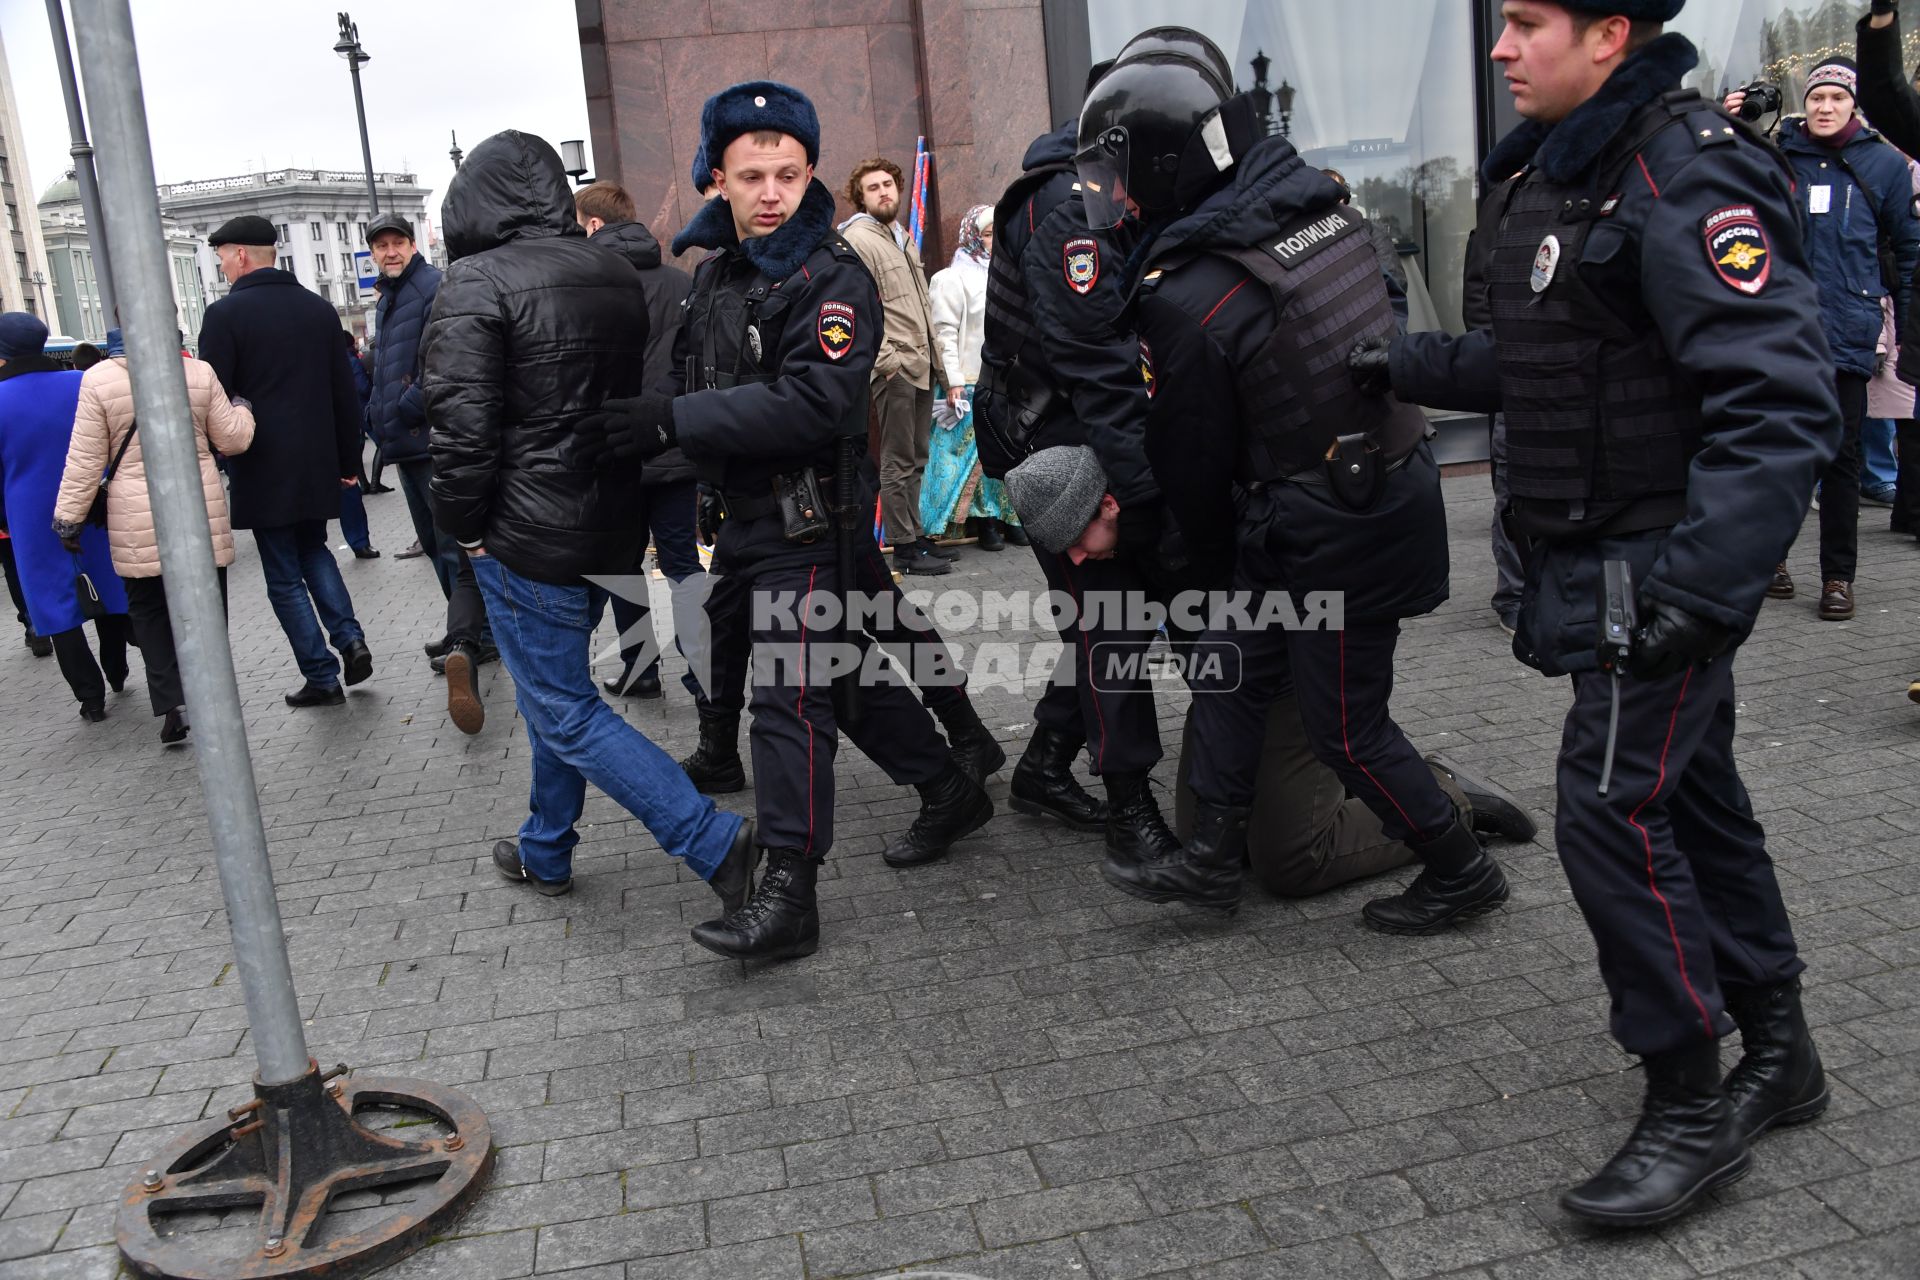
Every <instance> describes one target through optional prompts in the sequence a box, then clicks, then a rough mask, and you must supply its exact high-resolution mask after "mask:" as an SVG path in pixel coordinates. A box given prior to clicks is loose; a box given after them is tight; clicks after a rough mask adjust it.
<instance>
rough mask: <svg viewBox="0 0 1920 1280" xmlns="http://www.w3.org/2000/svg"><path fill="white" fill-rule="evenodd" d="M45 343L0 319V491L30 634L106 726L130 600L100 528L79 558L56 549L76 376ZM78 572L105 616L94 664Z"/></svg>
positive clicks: (17, 314) (33, 323)
mask: <svg viewBox="0 0 1920 1280" xmlns="http://www.w3.org/2000/svg"><path fill="white" fill-rule="evenodd" d="M46 345H47V326H46V325H45V324H44V323H42V322H41V321H40V319H39V317H37V316H34V315H31V314H29V313H27V312H25V311H9V312H6V313H4V314H0V487H3V488H4V489H5V492H6V511H7V521H8V527H9V529H10V531H11V533H12V535H13V549H14V556H15V558H16V560H17V561H18V564H19V568H20V589H21V592H22V594H24V595H25V596H26V600H27V616H28V617H29V618H30V619H31V620H32V622H33V629H34V630H35V631H36V632H38V633H39V634H41V635H43V636H45V637H46V638H47V639H48V640H50V641H52V642H53V653H54V656H55V657H56V658H58V659H59V661H60V674H61V675H63V676H65V677H66V678H67V684H68V685H69V686H70V687H71V688H72V689H73V696H74V697H75V698H77V699H79V702H80V715H81V716H82V717H83V718H84V719H87V720H95V721H97V720H104V719H106V718H107V709H106V701H107V686H108V685H112V686H113V691H114V692H115V693H118V692H119V691H120V690H121V689H122V688H123V687H125V685H126V682H127V637H128V636H129V635H130V634H131V632H130V629H129V627H128V624H127V593H126V589H125V588H124V587H123V586H122V585H121V583H120V578H119V576H118V575H117V574H115V573H114V571H113V558H112V557H111V556H110V555H109V554H108V551H107V532H106V530H104V529H99V528H95V527H93V526H91V525H89V526H88V527H87V528H86V529H85V530H84V531H82V533H81V535H80V539H79V542H80V550H79V551H78V552H73V551H69V550H68V549H67V548H66V547H64V546H62V545H61V542H60V539H59V537H58V536H57V535H56V534H55V533H54V531H53V500H54V498H55V496H56V495H57V494H58V493H59V491H60V475H61V473H62V472H63V471H64V470H65V469H66V465H67V443H68V441H69V440H70V439H71V438H72V436H73V410H74V406H75V405H76V404H78V403H79V400H80V375H79V374H78V373H75V372H73V371H72V370H69V369H61V368H60V367H59V366H57V365H55V364H54V363H53V362H52V361H51V360H49V359H47V358H46V356H45V355H44V354H43V352H44V350H45V348H46ZM82 572H84V573H85V574H86V575H87V576H88V577H89V578H90V579H92V580H93V585H94V589H95V590H96V591H97V592H98V593H99V595H100V601H101V603H102V604H103V605H104V606H105V607H106V611H107V616H106V617H105V618H102V619H101V620H100V621H99V622H98V623H96V624H95V630H96V631H97V633H98V634H99V637H100V662H99V663H98V664H96V663H95V662H94V659H93V650H92V649H90V648H89V647H88V646H87V638H86V634H85V633H84V632H83V631H81V629H80V624H81V623H82V622H83V621H85V619H84V618H83V617H82V616H81V614H80V598H79V593H78V592H77V591H76V589H75V583H74V579H75V576H76V575H77V574H79V573H82ZM102 667H104V668H105V672H104V676H103V673H102V670H101V668H102Z"/></svg>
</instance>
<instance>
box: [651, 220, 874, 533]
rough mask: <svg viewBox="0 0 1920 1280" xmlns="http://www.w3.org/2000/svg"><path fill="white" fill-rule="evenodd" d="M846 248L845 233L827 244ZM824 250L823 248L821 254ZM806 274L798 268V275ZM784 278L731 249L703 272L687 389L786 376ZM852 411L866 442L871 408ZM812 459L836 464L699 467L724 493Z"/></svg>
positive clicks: (690, 325) (691, 321) (796, 460)
mask: <svg viewBox="0 0 1920 1280" xmlns="http://www.w3.org/2000/svg"><path fill="white" fill-rule="evenodd" d="M836 246H837V250H839V251H844V252H845V253H846V254H847V255H849V256H852V255H853V253H854V250H853V246H851V245H849V244H847V243H846V241H845V240H843V239H842V238H841V237H840V234H839V233H838V232H833V233H830V234H829V235H828V236H827V237H826V238H825V239H824V240H822V241H821V247H822V248H829V249H834V248H836ZM818 251H819V250H815V252H818ZM796 274H798V273H796ZM784 283H785V282H784V281H778V280H770V279H768V278H767V276H766V274H765V273H764V272H762V271H761V270H760V269H759V268H758V267H756V266H755V265H754V263H753V261H752V259H750V258H748V257H747V256H746V255H745V254H744V253H737V252H734V253H725V254H722V255H721V256H720V257H719V258H718V259H717V260H715V261H713V262H712V263H711V265H709V266H707V267H706V269H705V270H696V271H695V272H694V277H693V289H692V291H691V292H689V293H688V294H687V300H686V302H685V303H683V304H682V305H683V306H685V307H686V311H687V316H686V331H687V346H688V353H687V370H686V376H687V391H688V392H689V393H692V392H695V391H710V390H724V389H726V388H728V387H738V386H744V385H747V384H748V383H755V382H772V381H773V380H774V379H775V378H777V377H779V376H780V372H781V369H780V358H781V355H782V354H783V353H782V352H781V350H780V343H781V341H782V339H783V337H784V335H785V332H786V328H787V319H788V315H787V313H788V311H789V310H790V308H791V306H792V302H793V299H792V297H791V296H790V295H789V294H787V293H786V292H785V291H784V290H783V289H782V285H783V284H784ZM856 408H857V410H858V411H857V412H853V411H849V413H848V417H847V421H845V422H843V423H842V424H841V430H842V432H843V433H844V434H848V435H853V436H858V437H860V438H862V439H864V438H865V437H866V434H867V407H866V402H865V401H861V402H859V404H858V405H857V406H856ZM810 464H820V465H831V459H828V458H815V457H808V456H804V455H794V456H791V457H755V458H743V459H730V460H725V461H714V460H707V461H705V462H696V463H695V464H694V470H695V474H697V475H698V476H699V478H700V479H702V480H704V481H706V482H707V483H709V484H711V485H714V486H716V487H718V488H720V489H722V491H723V492H729V493H733V492H740V493H747V492H751V493H753V494H755V495H758V494H760V493H761V492H762V491H763V490H764V488H765V486H764V483H763V482H764V481H765V480H766V479H767V478H768V477H771V476H773V475H776V474H783V473H785V472H790V471H796V470H799V469H800V468H802V467H805V466H808V465H810Z"/></svg>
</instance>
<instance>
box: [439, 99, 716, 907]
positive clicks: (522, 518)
mask: <svg viewBox="0 0 1920 1280" xmlns="http://www.w3.org/2000/svg"><path fill="white" fill-rule="evenodd" d="M440 216H441V221H442V225H443V226H444V227H445V229H446V235H447V249H448V252H449V254H450V255H451V257H452V259H453V264H452V265H451V266H450V267H449V268H448V269H447V273H446V278H445V279H444V280H442V281H441V284H440V292H439V295H438V296H437V297H436V298H435V299H434V306H433V318H432V319H431V320H430V321H429V322H428V324H427V336H426V339H425V345H426V351H425V368H424V372H423V373H422V378H421V382H422V388H423V392H424V395H425V397H426V411H427V418H428V420H429V421H431V422H432V423H433V514H434V523H435V524H436V525H438V526H439V527H440V528H441V529H443V530H445V531H446V532H447V533H448V534H449V535H451V536H452V537H453V538H454V539H456V540H457V541H458V542H459V544H460V545H461V547H463V548H465V550H466V552H467V554H468V556H469V557H471V559H472V561H473V569H474V576H475V577H476V578H478V579H479V582H480V591H481V594H482V595H483V596H484V597H485V599H486V603H487V616H488V618H489V619H490V620H491V622H492V623H493V636H494V643H495V644H497V645H498V646H499V649H500V656H501V659H502V660H503V661H504V662H505V663H506V666H507V671H508V672H509V673H510V674H511V675H512V676H513V683H514V693H515V699H516V702H517V704H518V706H519V709H520V714H521V717H522V718H523V719H524V720H525V721H526V723H527V737H528V739H529V741H531V742H532V744H533V786H532V796H531V799H530V802H529V804H528V814H527V818H526V821H525V822H523V823H522V824H521V826H520V839H519V842H518V844H517V845H516V844H515V842H514V841H511V840H502V841H499V842H498V843H497V844H495V845H494V849H493V861H494V866H495V867H496V868H497V869H498V870H499V872H500V873H501V874H502V875H503V876H505V877H506V878H508V879H509V880H513V881H516V882H519V883H524V884H529V885H531V886H532V887H533V888H535V889H536V890H538V891H539V892H541V893H543V894H547V895H549V896H552V895H557V894H561V893H565V892H566V891H567V890H568V889H569V888H570V887H571V886H572V884H573V849H574V846H575V845H576V844H578V843H579V840H580V836H579V833H578V832H577V831H575V830H574V823H575V822H576V821H577V820H578V819H579V817H580V810H581V807H582V805H583V804H584V803H585V800H586V788H587V783H588V782H592V783H593V784H594V785H595V786H597V787H599V788H600V789H601V790H602V791H604V792H606V793H607V794H608V795H609V796H611V797H613V799H614V800H616V801H618V802H619V803H620V804H621V805H622V806H623V807H625V808H626V810H627V811H628V812H629V813H631V814H633V815H634V816H635V817H637V818H639V819H640V821H641V822H643V823H644V824H645V825H646V827H647V830H648V831H650V832H651V833H652V834H653V836H654V838H655V839H656V840H658V841H659V842H660V846H661V848H663V849H664V850H666V851H667V852H668V853H669V854H671V855H673V856H674V857H677V858H680V859H682V860H684V861H685V862H686V864H687V867H688V868H689V869H690V870H692V871H693V872H694V873H695V874H696V875H698V876H699V877H700V878H701V879H703V880H705V881H707V882H708V884H709V885H710V886H711V887H712V888H713V891H714V892H715V893H716V894H718V895H719V896H720V898H721V900H722V902H723V903H725V904H726V905H727V906H729V907H733V906H738V905H739V904H740V903H741V902H742V901H744V900H745V898H746V894H747V890H748V886H749V882H750V879H751V876H752V865H751V863H750V862H749V860H748V858H749V855H750V853H751V851H752V849H753V839H752V834H753V828H752V824H751V823H742V822H741V820H740V819H739V818H738V817H736V816H734V815H733V814H728V813H721V812H719V811H718V810H716V809H715V808H714V805H713V801H711V800H709V799H707V798H706V797H705V796H703V795H701V794H700V793H699V792H698V791H696V790H694V788H693V784H692V783H691V782H689V781H687V778H686V775H685V774H683V773H681V772H680V769H679V766H677V765H676V764H674V762H673V760H672V759H671V758H670V757H669V756H668V755H667V753H666V752H664V751H662V750H661V749H660V748H659V747H657V746H655V745H654V744H653V743H652V742H650V741H649V740H648V739H647V738H646V737H645V735H643V734H642V733H640V731H639V730H637V729H635V728H633V727H632V726H631V725H629V724H628V723H627V722H626V721H624V720H622V719H621V718H620V716H619V715H618V714H616V713H615V712H614V710H613V708H612V707H610V706H608V705H607V704H606V703H605V702H604V701H602V700H601V698H600V694H599V691H598V690H596V689H595V688H594V685H593V673H592V669H591V667H590V665H589V656H588V652H589V646H590V645H591V644H592V640H593V631H594V628H595V627H596V626H597V625H598V624H599V621H600V617H601V615H602V613H603V612H604V611H605V609H606V605H607V591H606V589H605V588H604V587H602V586H599V585H598V584H597V583H596V581H595V579H596V578H598V577H600V576H603V575H614V574H621V573H625V572H626V571H627V570H628V568H630V567H631V566H632V564H633V561H634V557H635V556H636V555H638V554H639V549H640V545H641V543H642V542H643V541H644V540H645V536H646V535H645V532H644V530H643V529H642V528H641V527H640V526H639V525H637V524H635V523H634V520H633V511H634V507H635V505H636V500H637V495H638V493H639V487H640V467H639V465H638V464H637V463H631V462H629V463H621V462H614V463H611V464H609V465H600V464H597V463H595V462H594V461H592V460H591V459H590V458H589V457H587V456H586V452H585V450H584V449H583V447H582V444H583V442H582V439H581V433H580V432H581V425H582V422H583V420H584V419H586V418H587V417H588V416H589V414H591V413H592V412H594V411H595V410H597V409H598V407H599V406H600V404H601V403H602V402H603V401H604V400H606V399H607V398H608V397H609V396H614V395H623V394H626V395H630V394H633V393H635V392H638V391H639V390H641V388H642V387H643V385H644V381H643V372H642V367H641V354H642V352H643V351H644V350H645V349H646V342H647V310H646V303H645V300H644V299H643V298H642V297H641V296H640V291H639V290H638V289H636V288H635V287H634V278H633V270H632V268H630V267H628V266H627V265H626V264H625V263H624V262H621V261H619V260H618V259H616V258H614V257H613V256H612V255H610V254H606V253H602V252H601V251H600V250H598V249H594V248H591V247H590V246H589V245H588V244H587V237H586V234H585V233H584V232H583V231H582V230H581V228H580V224H579V223H578V222H576V221H574V217H573V196H572V193H571V191H570V190H569V188H568V184H567V176H566V173H565V172H564V171H563V170H562V169H561V167H560V157H559V156H558V155H557V154H556V153H555V152H554V150H553V148H552V147H550V146H548V145H547V143H546V142H545V141H543V140H542V139H540V138H537V137H535V136H533V135H532V134H525V133H519V132H517V131H514V130H511V129H510V130H507V131H506V132H504V133H497V134H495V135H494V136H493V137H491V138H488V139H487V140H486V141H484V142H482V143H481V144H480V145H479V146H477V147H475V148H474V149H473V152H472V154H471V155H469V156H468V157H467V162H466V164H464V165H463V166H462V167H461V168H460V171H459V172H458V173H456V174H455V175H454V177H453V181H452V182H451V183H450V184H449V185H448V187H447V195H446V200H445V202H444V203H443V204H442V205H441V215H440Z"/></svg>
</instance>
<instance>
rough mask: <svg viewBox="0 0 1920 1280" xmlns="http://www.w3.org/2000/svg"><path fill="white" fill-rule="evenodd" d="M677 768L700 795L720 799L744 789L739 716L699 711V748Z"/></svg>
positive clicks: (735, 713) (744, 769) (744, 773)
mask: <svg viewBox="0 0 1920 1280" xmlns="http://www.w3.org/2000/svg"><path fill="white" fill-rule="evenodd" d="M680 768H681V769H682V770H683V771H684V772H685V773H686V775H687V778H688V780H689V781H691V782H692V783H693V785H694V788H695V790H697V791H699V792H700V793H701V794H703V795H709V796H724V795H731V794H732V793H734V792H735V791H744V790H746V788H747V770H746V766H744V765H742V764H741V763H740V713H739V712H737V711H717V710H715V709H714V708H712V707H702V708H700V745H699V746H698V747H696V748H694V752H693V754H692V755H690V756H688V757H687V758H686V759H685V760H682V761H681V762H680Z"/></svg>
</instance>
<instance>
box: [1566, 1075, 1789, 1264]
mask: <svg viewBox="0 0 1920 1280" xmlns="http://www.w3.org/2000/svg"><path fill="white" fill-rule="evenodd" d="M1642 1064H1643V1065H1644V1066H1645V1068H1646V1072H1647V1097H1646V1101H1645V1102H1643V1103H1642V1104H1641V1107H1640V1123H1639V1124H1637V1125H1635V1126H1634V1130H1633V1135H1632V1136H1631V1137H1629V1138H1628V1139H1627V1144H1626V1145H1625V1146H1623V1147H1621V1148H1620V1150H1619V1152H1618V1153H1616V1154H1615V1155H1614V1157H1613V1159H1611V1160H1609V1161H1607V1163H1606V1167H1605V1168H1603V1169H1601V1170H1600V1172H1599V1173H1597V1174H1595V1175H1594V1176H1593V1177H1591V1178H1589V1179H1588V1180H1587V1181H1585V1182H1583V1183H1581V1184H1580V1185H1579V1186H1577V1187H1574V1188H1573V1189H1572V1190H1570V1191H1568V1192H1566V1193H1565V1194H1563V1195H1562V1196H1561V1197H1560V1206H1561V1207H1562V1208H1564V1209H1565V1210H1566V1211H1567V1212H1568V1213H1571V1214H1573V1215H1574V1216H1575V1217H1580V1218H1585V1219H1587V1220H1588V1221H1589V1222H1599V1223H1604V1224H1606V1225H1608V1226H1615V1227H1650V1226H1654V1225H1656V1224H1658V1223H1662V1222H1667V1221H1670V1220H1672V1219H1674V1218H1677V1217H1679V1216H1680V1215H1681V1214H1683V1213H1685V1212H1686V1211H1687V1210H1688V1209H1691V1208H1692V1207H1693V1206H1694V1205H1695V1204H1696V1203H1697V1202H1698V1201H1699V1200H1700V1198H1701V1197H1702V1196H1704V1195H1706V1194H1707V1192H1709V1191H1712V1190H1713V1189H1714V1188H1715V1187H1723V1186H1726V1185H1727V1184H1728V1183H1731V1182H1738V1181H1739V1180H1740V1179H1741V1178H1744V1177H1746V1176H1747V1170H1748V1169H1749V1168H1751V1167H1752V1165H1753V1155H1752V1153H1751V1152H1749V1151H1748V1150H1747V1140H1746V1138H1745V1137H1744V1136H1743V1135H1742V1133H1741V1131H1740V1124H1739V1120H1738V1118H1737V1117H1736V1116H1735V1115H1734V1111H1733V1104H1732V1103H1731V1102H1729V1101H1728V1100H1727V1095H1726V1094H1724V1093H1722V1092H1721V1091H1720V1053H1719V1050H1718V1049H1716V1048H1715V1046H1714V1043H1713V1041H1711V1040H1705V1039H1703V1040H1702V1041H1701V1042H1700V1043H1699V1044H1696V1045H1693V1046H1691V1047H1689V1048H1686V1049H1675V1050H1673V1051H1672V1052H1671V1053H1659V1054H1652V1055H1649V1056H1648V1057H1646V1058H1644V1059H1642Z"/></svg>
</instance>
